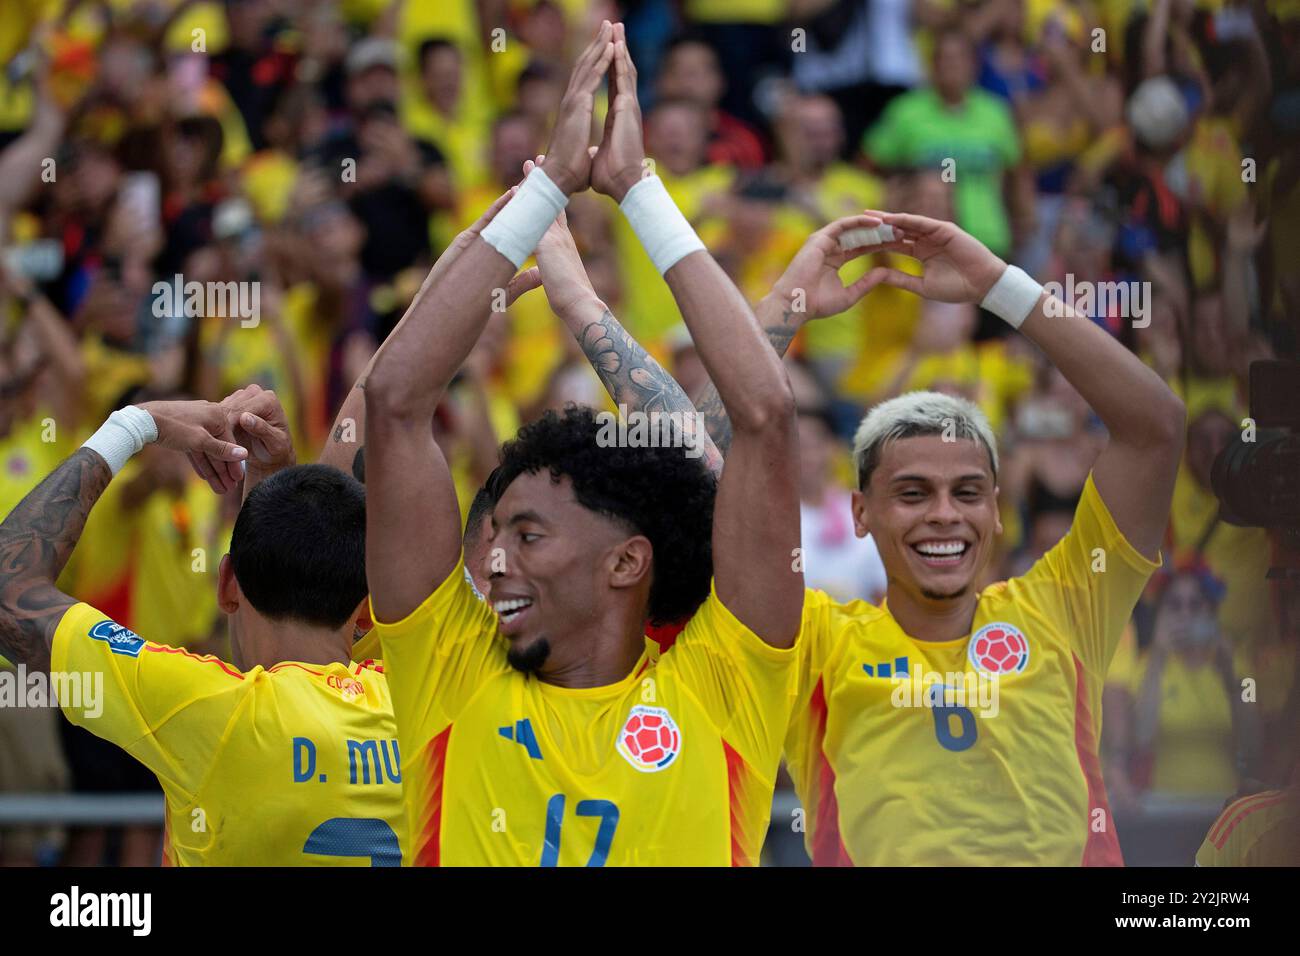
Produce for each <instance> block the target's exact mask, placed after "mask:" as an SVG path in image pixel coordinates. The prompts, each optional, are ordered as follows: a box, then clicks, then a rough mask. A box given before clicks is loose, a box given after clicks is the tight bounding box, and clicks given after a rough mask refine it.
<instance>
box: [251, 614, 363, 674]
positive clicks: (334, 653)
mask: <svg viewBox="0 0 1300 956" xmlns="http://www.w3.org/2000/svg"><path fill="white" fill-rule="evenodd" d="M349 623H350V622H349ZM259 624H260V627H258V628H257V633H254V634H249V635H246V637H245V640H244V642H243V649H244V651H245V653H246V654H247V656H248V659H247V660H244V661H243V662H242V665H243V668H244V670H248V669H250V668H253V667H256V666H258V665H259V664H260V665H261V666H262V667H274V666H275V665H276V664H283V663H285V662H286V661H296V662H298V663H300V664H335V663H339V664H346V663H348V661H349V660H350V658H349V656H348V653H347V642H346V637H345V635H343V633H342V632H341V631H339V632H336V631H333V630H330V629H329V628H323V627H316V626H314V625H311V624H306V623H303V622H300V621H262V622H259ZM249 638H251V640H249Z"/></svg>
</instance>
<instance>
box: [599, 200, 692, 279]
mask: <svg viewBox="0 0 1300 956" xmlns="http://www.w3.org/2000/svg"><path fill="white" fill-rule="evenodd" d="M619 208H620V209H622V210H623V215H625V216H626V217H627V222H628V225H630V226H631V227H632V231H633V232H635V233H636V237H637V238H638V239H640V240H641V245H642V246H643V247H644V248H645V251H646V253H647V254H648V255H649V256H650V261H651V262H653V263H654V264H655V268H656V269H658V270H659V274H660V275H663V274H664V273H665V272H667V271H668V270H669V269H671V268H672V267H673V266H675V265H676V264H677V263H678V261H679V260H681V259H682V258H683V257H684V256H688V255H690V254H691V253H692V252H698V251H700V250H701V249H703V248H704V243H702V242H700V237H699V236H697V235H696V234H695V230H694V229H692V228H691V224H690V223H689V222H687V221H686V217H685V216H683V215H682V212H681V210H680V209H678V208H677V204H676V203H675V202H673V200H672V197H671V196H669V195H668V190H667V189H665V188H664V184H663V180H661V179H660V178H659V177H658V176H647V177H646V178H645V179H642V180H640V181H639V182H638V183H637V184H636V185H635V186H633V187H632V188H631V189H629V190H628V191H627V195H625V196H624V197H623V201H622V202H621V203H620V204H619Z"/></svg>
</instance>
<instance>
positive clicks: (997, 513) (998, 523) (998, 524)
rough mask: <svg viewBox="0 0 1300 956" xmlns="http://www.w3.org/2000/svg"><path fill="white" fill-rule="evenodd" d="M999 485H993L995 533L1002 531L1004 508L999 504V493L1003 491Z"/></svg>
mask: <svg viewBox="0 0 1300 956" xmlns="http://www.w3.org/2000/svg"><path fill="white" fill-rule="evenodd" d="M1001 490H1002V489H1000V488H999V487H998V486H997V485H994V486H993V533H994V534H1001V533H1002V508H1001V507H1000V506H999V505H998V495H999V493H1000V492H1001Z"/></svg>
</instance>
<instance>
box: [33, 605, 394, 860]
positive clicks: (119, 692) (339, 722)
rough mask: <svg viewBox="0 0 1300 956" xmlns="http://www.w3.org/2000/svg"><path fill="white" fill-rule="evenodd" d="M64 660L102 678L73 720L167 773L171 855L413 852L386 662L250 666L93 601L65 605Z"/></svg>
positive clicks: (77, 705)
mask: <svg viewBox="0 0 1300 956" xmlns="http://www.w3.org/2000/svg"><path fill="white" fill-rule="evenodd" d="M51 658H52V669H53V670H54V671H55V672H57V673H61V674H69V675H71V674H82V675H88V677H89V681H87V680H86V679H85V678H83V679H82V680H81V687H82V688H83V690H82V693H81V694H80V695H69V694H64V695H63V697H64V698H66V699H62V700H60V706H61V707H62V709H63V713H64V714H65V715H66V716H67V718H68V719H69V720H70V721H72V722H73V723H74V724H77V725H79V726H81V727H85V728H86V729H87V730H89V731H90V732H91V733H93V734H95V735H96V736H99V737H102V738H104V739H105V740H108V741H111V742H112V743H115V744H117V745H118V746H119V747H121V748H122V749H123V750H125V751H126V752H127V753H129V754H131V756H133V757H135V758H136V759H137V760H139V761H140V762H141V763H142V764H144V765H145V766H146V767H148V768H149V769H150V770H152V771H153V772H154V773H155V774H156V775H157V777H158V782H159V783H160V784H161V785H162V789H163V794H164V795H165V797H166V801H167V811H166V814H167V815H166V827H167V837H168V840H167V848H166V851H165V853H166V860H165V863H167V864H170V865H176V866H397V865H399V864H400V863H401V862H402V861H403V860H404V859H405V857H406V849H407V846H408V841H407V839H406V833H407V831H406V814H405V811H404V808H403V805H402V786H401V769H400V760H401V755H400V751H399V750H398V745H397V726H396V723H395V722H394V720H393V710H392V701H391V699H390V697H389V692H388V684H387V681H386V680H385V678H384V674H383V672H382V669H381V668H377V667H372V668H366V667H361V666H359V665H351V666H347V665H344V664H341V663H335V664H328V665H319V664H295V663H285V664H277V665H276V666H275V667H272V668H269V669H263V668H261V667H254V668H253V669H252V670H250V671H248V672H246V673H240V672H239V671H238V670H236V669H235V668H234V667H232V666H231V665H229V664H226V663H224V662H222V661H220V660H218V659H217V658H215V657H199V656H198V655H195V654H191V653H190V652H189V651H185V650H182V649H180V648H176V647H168V646H165V645H162V644H154V643H152V642H150V641H145V640H143V639H142V638H140V637H138V636H137V635H136V634H135V633H133V632H132V631H129V630H127V629H126V628H124V627H122V626H121V625H119V624H116V623H114V622H113V621H111V620H109V619H108V618H107V617H106V616H105V615H104V614H103V613H102V612H100V611H98V610H96V609H95V608H93V607H91V606H90V605H88V604H77V605H75V606H74V607H72V608H69V609H68V611H67V613H66V614H64V616H63V619H62V620H61V621H60V622H59V626H58V630H57V631H56V632H55V635H54V644H53V649H52V655H51ZM100 675H102V678H101V677H100ZM97 683H98V684H99V685H100V691H99V692H98V693H88V692H87V691H92V692H93V689H94V687H95V685H96V684H97Z"/></svg>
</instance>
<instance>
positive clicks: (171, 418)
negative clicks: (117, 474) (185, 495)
mask: <svg viewBox="0 0 1300 956" xmlns="http://www.w3.org/2000/svg"><path fill="white" fill-rule="evenodd" d="M140 407H141V408H143V409H144V410H145V411H146V412H148V413H149V414H150V415H152V416H153V420H154V423H155V424H156V425H157V426H158V444H159V445H161V446H162V447H163V448H169V449H171V450H172V451H179V452H184V453H185V454H187V455H188V456H189V459H190V463H191V464H192V465H193V466H194V470H195V471H197V472H198V473H199V476H200V477H202V478H203V479H205V480H206V481H207V483H208V484H209V485H210V486H211V487H212V490H213V491H215V492H216V493H217V494H219V495H222V494H225V493H226V492H227V491H230V490H231V489H232V488H235V487H237V486H238V485H239V482H240V480H241V479H242V478H243V476H244V473H243V466H242V465H241V464H240V463H241V462H243V461H245V460H246V459H247V458H248V449H247V448H244V447H243V446H241V445H238V444H236V443H235V436H234V432H233V430H232V428H231V425H230V421H229V418H228V416H227V410H226V409H225V408H223V407H222V406H220V405H218V404H216V403H214V402H203V401H193V402H145V403H144V404H143V405H141V406H140Z"/></svg>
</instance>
